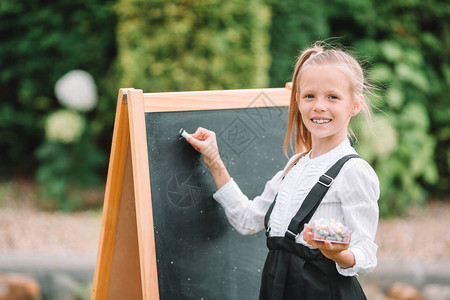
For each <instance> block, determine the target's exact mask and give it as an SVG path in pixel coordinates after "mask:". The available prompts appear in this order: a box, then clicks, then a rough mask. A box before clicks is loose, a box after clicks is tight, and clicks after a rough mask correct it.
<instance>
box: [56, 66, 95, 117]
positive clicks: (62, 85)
mask: <svg viewBox="0 0 450 300" xmlns="http://www.w3.org/2000/svg"><path fill="white" fill-rule="evenodd" d="M55 95H56V98H57V99H58V101H59V103H61V105H63V106H66V107H68V108H71V109H75V110H78V111H82V112H87V111H90V110H92V109H94V108H95V106H96V105H97V86H96V85H95V81H94V78H93V77H92V75H91V74H89V73H88V72H86V71H83V70H72V71H70V72H68V73H66V74H65V75H63V76H62V77H61V78H60V79H58V81H57V82H56V84H55Z"/></svg>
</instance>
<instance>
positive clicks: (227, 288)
mask: <svg viewBox="0 0 450 300" xmlns="http://www.w3.org/2000/svg"><path fill="white" fill-rule="evenodd" d="M145 119H146V131H147V141H148V153H149V164H150V165H149V170H150V182H151V190H152V203H153V222H154V226H155V242H156V256H157V262H158V263H157V265H158V282H159V291H160V299H257V298H258V293H259V283H260V276H261V272H262V268H263V264H264V260H265V256H266V254H267V252H268V251H267V248H266V246H265V235H264V233H263V232H260V233H258V234H256V235H251V236H241V235H239V234H238V233H237V232H236V231H235V230H234V228H232V227H231V226H230V225H229V223H228V221H227V219H226V216H225V214H224V212H223V210H222V207H221V206H220V205H219V204H218V203H217V202H216V201H215V200H214V199H213V198H212V194H213V193H214V192H215V191H216V187H215V184H214V182H213V180H212V177H211V175H210V172H209V169H208V168H207V166H206V165H205V164H204V163H203V160H202V158H201V156H200V155H199V154H198V152H197V151H195V150H194V149H193V148H192V147H191V146H190V145H189V144H188V143H187V142H186V141H184V139H182V140H180V139H179V137H178V130H179V128H181V127H183V128H185V129H186V130H188V131H189V132H194V131H195V129H196V128H197V126H201V127H205V128H208V129H211V130H213V131H215V132H216V135H217V139H218V144H219V149H220V151H221V157H222V158H223V160H224V162H225V164H226V166H227V169H228V170H229V172H230V174H231V175H232V176H233V178H234V179H235V181H236V182H238V184H239V186H240V187H241V189H242V190H243V191H244V193H245V194H246V195H247V196H249V197H250V199H253V198H254V197H255V196H257V195H259V194H261V192H262V189H263V188H264V184H265V182H266V181H268V180H269V179H270V178H271V177H272V176H273V175H274V174H275V173H276V172H277V171H278V170H280V169H282V168H283V167H284V165H285V163H286V158H285V156H284V155H283V150H282V143H283V138H284V133H285V125H284V124H285V120H286V116H285V114H284V108H281V107H270V108H267V107H266V108H244V109H229V110H212V111H193V112H163V113H146V116H145Z"/></svg>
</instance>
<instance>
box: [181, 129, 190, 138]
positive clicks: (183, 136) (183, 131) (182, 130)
mask: <svg viewBox="0 0 450 300" xmlns="http://www.w3.org/2000/svg"><path fill="white" fill-rule="evenodd" d="M179 134H180V139H181V138H185V139H187V138H188V137H190V136H191V135H190V134H189V133H187V132H186V130H184V129H183V128H181V129H180V132H179Z"/></svg>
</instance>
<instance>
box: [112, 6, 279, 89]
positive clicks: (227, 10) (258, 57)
mask: <svg viewBox="0 0 450 300" xmlns="http://www.w3.org/2000/svg"><path fill="white" fill-rule="evenodd" d="M116 11H117V13H118V16H119V24H118V30H117V39H118V61H119V65H120V69H121V86H123V87H135V88H140V89H143V90H144V91H146V92H151V91H181V90H211V89H230V88H255V87H265V86H267V84H268V72H267V70H268V68H269V65H270V56H269V53H268V43H269V34H268V25H269V22H270V10H269V8H268V7H267V6H266V5H265V4H264V3H263V2H262V1H261V0H249V1H244V2H243V1H238V0H230V1H225V2H223V1H217V0H213V1H207V2H204V1H200V2H199V1H170V2H168V1H163V0H155V1H151V2H149V1H145V0H119V1H118V3H117V5H116Z"/></svg>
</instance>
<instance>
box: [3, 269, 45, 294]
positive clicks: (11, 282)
mask: <svg viewBox="0 0 450 300" xmlns="http://www.w3.org/2000/svg"><path fill="white" fill-rule="evenodd" d="M40 297H41V287H40V285H39V283H38V282H37V281H36V280H34V279H33V278H31V277H28V276H26V275H22V274H15V273H10V274H0V300H32V299H39V298H40Z"/></svg>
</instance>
